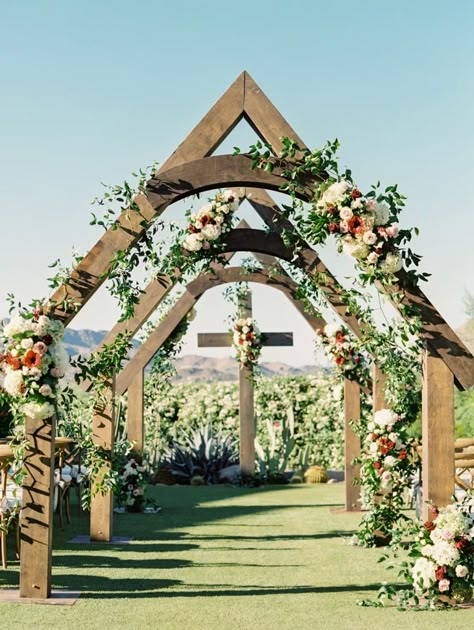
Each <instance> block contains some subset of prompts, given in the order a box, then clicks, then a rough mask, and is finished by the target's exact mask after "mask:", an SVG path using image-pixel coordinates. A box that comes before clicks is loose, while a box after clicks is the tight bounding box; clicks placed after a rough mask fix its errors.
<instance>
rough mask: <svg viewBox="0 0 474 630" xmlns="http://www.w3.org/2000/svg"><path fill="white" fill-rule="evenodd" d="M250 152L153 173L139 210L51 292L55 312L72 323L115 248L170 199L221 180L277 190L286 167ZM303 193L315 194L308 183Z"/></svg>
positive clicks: (123, 246)
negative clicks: (255, 161)
mask: <svg viewBox="0 0 474 630" xmlns="http://www.w3.org/2000/svg"><path fill="white" fill-rule="evenodd" d="M250 164H251V158H250V157H249V156H248V155H219V156H214V157H208V158H204V159H201V160H195V161H193V162H188V163H186V164H182V165H179V166H176V167H174V168H171V169H169V170H167V171H166V172H164V173H162V174H161V175H160V177H159V179H157V178H152V179H150V180H149V181H148V183H147V186H146V196H145V195H143V194H140V195H137V196H136V198H135V203H136V204H137V205H138V207H139V208H140V212H137V211H134V210H131V209H128V210H125V211H124V212H122V214H121V215H120V216H119V217H118V219H117V221H116V224H115V225H114V227H113V228H110V229H109V230H107V231H106V232H105V233H104V234H103V235H102V237H101V238H100V239H99V241H98V242H97V243H96V244H95V245H94V246H93V247H92V249H91V250H90V251H89V252H88V254H87V255H86V256H85V257H84V258H83V259H82V260H81V262H80V263H79V264H78V265H77V267H76V268H75V269H74V270H73V271H72V272H71V275H70V278H69V280H68V283H65V284H63V285H62V286H61V287H59V288H58V289H57V290H56V291H55V293H54V294H53V295H52V296H51V301H52V302H53V303H54V304H56V306H55V308H54V309H53V314H54V316H55V317H57V318H58V319H60V320H62V321H63V323H65V324H68V323H70V321H71V320H72V319H73V318H74V316H75V315H76V314H77V312H79V310H80V307H82V306H83V305H84V304H85V303H86V302H87V301H88V300H89V299H90V298H91V297H92V295H93V294H94V293H95V291H96V290H97V289H98V288H99V287H100V286H101V284H102V283H103V282H104V281H105V279H106V275H107V272H108V270H109V268H110V265H111V262H112V259H113V256H114V254H115V253H116V252H117V251H119V250H124V251H126V250H128V249H130V248H131V247H132V246H133V245H135V244H136V243H137V242H138V241H139V240H140V238H141V237H142V236H143V234H144V232H145V230H146V226H147V225H148V224H149V223H151V222H152V221H153V220H155V219H156V218H157V217H158V216H160V215H161V214H162V212H164V210H165V209H166V208H167V207H168V206H169V205H170V204H173V203H175V202H176V201H179V200H180V199H184V198H185V197H189V196H190V195H194V194H198V193H200V192H204V191H207V190H213V189H215V188H219V187H221V186H234V187H239V186H244V187H245V186H254V187H257V188H258V187H262V188H270V189H272V190H278V189H279V187H280V185H281V183H282V177H281V176H282V169H281V168H280V167H279V166H278V165H276V166H275V169H274V171H273V173H268V172H266V171H264V170H263V169H254V170H252V169H251V168H250ZM301 194H302V198H303V197H304V198H307V197H308V196H309V195H310V194H311V188H310V185H309V182H308V188H307V190H306V192H305V193H304V194H303V191H302V193H301ZM65 300H66V301H71V302H74V304H76V305H77V307H78V310H76V311H74V312H70V311H67V310H64V309H63V308H62V306H61V304H62V302H63V301H65Z"/></svg>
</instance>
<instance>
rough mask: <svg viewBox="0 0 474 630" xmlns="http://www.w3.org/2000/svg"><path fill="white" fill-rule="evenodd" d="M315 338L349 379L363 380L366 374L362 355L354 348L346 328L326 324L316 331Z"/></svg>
mask: <svg viewBox="0 0 474 630" xmlns="http://www.w3.org/2000/svg"><path fill="white" fill-rule="evenodd" d="M316 334H317V335H318V336H317V339H318V341H319V342H320V343H321V345H322V346H323V347H324V350H325V352H326V355H327V356H328V357H329V358H331V359H332V360H333V361H334V363H335V364H336V366H337V369H338V370H339V372H340V373H342V374H343V375H344V376H345V377H347V378H348V379H350V380H358V381H361V380H362V381H365V380H366V379H367V376H368V370H367V366H366V364H365V360H364V356H363V355H362V354H361V353H360V352H359V351H358V350H357V349H356V348H355V346H354V343H353V341H352V339H351V336H350V334H349V331H348V329H347V328H346V327H345V326H338V325H337V324H326V326H325V327H324V328H319V329H318V330H317V331H316Z"/></svg>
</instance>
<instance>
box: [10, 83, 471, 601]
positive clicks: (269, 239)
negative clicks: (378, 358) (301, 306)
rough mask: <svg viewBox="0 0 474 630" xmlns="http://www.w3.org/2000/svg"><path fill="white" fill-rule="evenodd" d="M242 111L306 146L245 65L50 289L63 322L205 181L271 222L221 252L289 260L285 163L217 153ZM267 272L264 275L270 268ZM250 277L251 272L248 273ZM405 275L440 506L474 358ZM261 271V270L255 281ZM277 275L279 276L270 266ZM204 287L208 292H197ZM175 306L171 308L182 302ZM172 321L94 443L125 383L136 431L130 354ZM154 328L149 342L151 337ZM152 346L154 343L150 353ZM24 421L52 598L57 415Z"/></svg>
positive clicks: (309, 264) (336, 304)
mask: <svg viewBox="0 0 474 630" xmlns="http://www.w3.org/2000/svg"><path fill="white" fill-rule="evenodd" d="M242 119H245V120H246V121H247V122H248V123H249V124H250V126H251V127H252V128H253V129H254V131H255V132H256V133H257V134H258V135H259V137H260V138H261V139H262V140H263V141H264V142H267V143H269V144H271V145H272V146H273V147H274V149H275V151H278V150H279V149H280V148H281V142H280V138H281V137H282V136H286V137H289V138H293V139H294V140H296V141H297V142H298V143H299V144H300V146H302V147H304V146H305V145H304V143H303V142H302V140H301V139H300V138H299V137H298V135H297V134H296V133H295V131H294V130H293V129H292V128H291V127H290V125H288V123H287V122H286V121H285V120H284V118H283V117H282V116H281V114H280V113H279V112H278V111H277V110H276V109H275V107H274V106H273V105H272V103H271V102H270V101H269V100H268V98H267V97H266V96H265V94H264V93H263V92H262V91H261V89H260V88H259V87H258V85H257V84H256V83H255V82H254V80H253V79H252V78H251V77H250V75H249V74H248V73H247V72H243V73H242V74H241V75H240V76H239V77H238V78H237V79H236V81H235V82H234V83H233V84H232V85H231V86H230V88H229V89H228V90H227V91H226V92H225V94H224V95H223V96H222V97H221V98H220V99H219V100H218V101H217V103H216V104H215V105H214V106H213V107H212V108H211V110H210V111H209V112H208V113H207V114H206V115H205V116H204V118H203V119H202V120H201V122H200V123H199V124H198V125H197V126H196V127H195V128H194V130H193V131H192V132H191V133H190V134H189V135H188V137H187V138H186V139H185V140H184V142H183V143H182V144H181V145H179V147H178V148H177V149H176V151H175V152H174V153H173V154H172V155H171V156H170V158H169V159H168V160H167V161H166V162H165V163H164V164H163V166H162V167H161V169H160V171H159V172H158V173H157V174H156V175H155V177H154V178H152V179H151V180H150V181H149V182H148V183H147V186H146V189H145V193H144V194H141V195H139V196H138V197H137V198H136V203H137V205H138V207H139V209H140V212H132V211H125V212H124V213H122V215H121V216H120V217H119V218H118V220H117V225H116V226H115V227H116V229H109V230H108V231H107V232H105V233H104V234H103V236H102V237H101V238H100V239H99V241H98V242H97V244H96V245H95V246H94V247H93V248H92V249H91V250H90V252H89V253H88V254H87V255H86V256H85V257H84V259H83V260H82V261H81V262H80V263H79V264H78V266H77V267H76V268H75V269H74V271H73V272H72V273H71V276H70V278H69V281H68V282H67V283H65V284H64V285H63V286H61V287H60V288H59V289H58V290H57V291H56V292H55V293H54V295H53V296H52V301H53V303H55V304H57V306H56V307H55V309H54V311H53V315H54V316H55V317H57V318H59V319H60V320H62V321H63V323H64V324H65V325H66V326H67V325H68V324H69V323H70V322H71V321H72V319H73V317H74V316H75V315H76V314H77V312H79V310H80V309H81V308H82V307H83V306H84V305H85V304H86V303H87V302H88V300H89V299H90V298H91V297H92V296H93V295H94V293H95V292H96V291H97V289H98V288H99V287H100V286H101V284H102V282H103V281H104V279H105V276H106V274H107V271H108V269H109V268H110V264H111V261H112V258H113V256H114V254H115V253H116V252H117V251H118V250H127V249H129V248H130V247H132V246H133V245H134V244H135V243H137V242H138V241H139V240H140V238H141V237H142V236H143V234H144V232H145V230H146V227H145V225H148V224H149V223H150V222H152V221H153V220H155V219H156V218H157V217H159V216H160V215H161V214H162V213H163V212H164V211H165V210H166V208H167V207H168V206H169V205H171V204H173V203H175V202H177V201H179V200H181V199H184V198H186V197H189V196H191V195H194V194H196V193H200V192H204V191H207V190H213V189H216V188H220V187H225V186H228V187H234V188H235V187H242V188H243V189H244V192H243V196H244V197H247V198H248V200H249V201H250V203H251V204H252V206H253V207H254V208H255V210H256V211H257V213H258V214H259V216H260V217H261V218H262V219H263V221H264V222H265V224H266V225H267V227H268V228H269V232H268V233H267V232H264V231H262V230H254V229H250V228H248V227H243V228H240V229H236V230H234V231H232V232H231V233H230V234H229V236H228V238H227V239H226V248H225V253H226V255H227V256H228V257H229V258H230V254H231V253H232V252H235V251H250V252H255V253H257V254H259V255H260V256H264V257H274V258H276V259H281V260H286V261H288V262H291V261H294V252H293V251H292V250H291V249H289V248H288V247H287V246H286V245H285V243H284V239H283V238H282V230H292V231H293V233H294V234H295V235H296V233H295V230H294V227H293V226H292V224H291V223H290V222H289V221H288V220H287V219H286V218H285V217H284V216H282V215H281V214H280V212H279V208H278V206H277V205H276V204H275V203H274V202H273V200H272V199H271V197H270V195H269V194H268V192H267V191H268V190H270V191H271V190H273V191H278V190H279V188H280V185H281V183H282V178H281V175H282V172H281V170H280V169H279V168H278V166H276V167H275V168H274V170H273V172H272V173H268V172H266V171H263V170H260V169H256V170H252V169H251V168H250V158H249V157H248V156H246V155H232V156H231V155H220V156H213V155H212V154H213V152H214V151H215V149H216V148H217V147H218V146H219V145H220V144H221V143H222V141H223V140H224V139H225V138H226V137H227V136H228V135H229V133H230V132H231V131H232V130H233V129H234V128H235V126H236V125H237V124H238V123H239V122H240V121H241V120H242ZM250 193H251V195H250ZM299 194H300V196H301V199H302V200H303V201H306V200H308V199H309V198H310V197H311V182H308V186H307V189H306V190H302V191H301V192H300V193H299ZM299 246H300V250H299V254H298V257H297V260H296V264H297V265H298V266H299V267H300V268H302V269H303V270H304V271H305V273H306V274H308V275H309V276H311V274H315V273H318V277H319V279H320V288H321V290H322V291H323V292H324V294H325V295H326V297H327V300H328V303H329V304H330V305H331V306H332V307H333V309H334V310H335V312H336V314H337V315H338V316H339V317H340V318H341V319H342V320H343V321H344V323H345V324H346V325H347V326H348V327H349V328H350V329H351V330H352V332H353V333H354V334H355V335H357V336H360V335H361V334H362V332H363V325H362V324H361V323H359V322H358V321H357V320H356V318H355V317H354V316H353V315H351V314H349V313H348V312H347V309H346V305H345V303H344V300H343V299H342V291H341V287H340V285H339V284H338V282H337V280H336V279H335V278H334V276H332V274H331V273H330V272H329V270H328V269H327V268H326V266H325V265H324V264H323V262H322V261H321V260H320V258H319V256H318V253H317V252H316V251H314V249H312V248H311V247H310V246H309V245H308V244H307V243H305V242H304V241H303V240H302V239H301V238H300V240H299ZM229 271H231V270H229V269H224V268H222V269H220V270H217V276H218V275H219V274H221V273H222V274H224V273H225V272H229ZM232 273H234V274H235V275H234V277H238V276H240V274H241V270H239V272H231V273H230V274H229V275H232ZM261 273H262V274H263V275H264V274H265V270H262V272H261ZM321 273H322V274H324V281H322V280H321V278H320V276H319V274H321ZM257 275H258V276H259V277H260V272H259V274H256V275H255V277H257ZM178 276H179V272H178V271H177V272H176V274H175V275H174V276H173V277H169V276H161V277H160V278H157V279H156V280H154V281H153V282H152V283H151V284H150V285H149V286H148V287H147V289H146V290H145V292H144V294H143V296H142V299H141V301H140V303H139V304H138V305H137V307H136V309H135V314H134V316H133V317H132V318H131V319H129V320H127V321H126V322H119V323H117V324H116V325H115V326H114V328H113V329H112V330H111V331H110V333H109V334H108V335H107V337H106V339H105V340H104V342H103V343H110V342H111V341H112V340H113V339H114V338H115V337H116V335H117V334H119V333H120V332H122V333H124V332H127V333H128V334H129V335H131V336H133V335H134V334H135V333H136V332H137V331H138V330H139V329H140V327H141V326H142V325H143V324H144V322H146V321H147V319H148V318H149V316H150V315H151V313H152V312H153V311H154V310H155V309H156V307H157V306H158V305H159V303H160V302H161V301H162V299H163V298H164V297H165V296H166V295H167V294H168V293H169V292H170V291H171V289H172V288H173V286H174V285H175V283H176V281H177V279H178ZM282 277H283V278H284V280H282V286H284V285H285V284H286V287H287V289H285V290H288V291H290V292H291V291H292V289H291V288H288V287H290V284H289V279H288V278H287V277H285V276H283V274H282ZM245 279H246V280H249V278H248V277H246V278H245ZM398 279H399V286H398V287H395V288H401V289H403V290H404V292H405V296H406V297H405V300H406V303H408V304H413V305H416V306H417V307H418V308H419V310H420V312H421V315H422V319H423V328H422V335H423V339H424V341H425V344H426V350H425V352H424V357H423V395H422V405H423V412H422V415H423V422H422V425H423V489H424V498H425V500H426V499H431V500H432V501H434V502H435V503H437V504H438V505H445V504H447V503H448V502H449V501H450V497H451V495H452V493H453V491H454V467H453V461H454V384H456V385H457V386H458V387H459V388H461V389H467V388H469V387H471V386H473V385H474V358H473V357H472V355H471V354H470V353H469V351H468V350H467V348H466V347H465V346H464V345H463V343H462V342H461V341H460V340H459V338H458V337H457V335H456V334H455V333H454V332H453V330H452V329H451V328H450V327H449V325H448V324H447V323H446V322H445V321H444V320H443V318H442V317H441V315H440V314H439V313H438V311H437V310H436V308H435V307H434V306H433V305H432V304H431V303H430V302H429V300H428V299H427V298H426V296H425V295H424V294H423V293H422V291H421V290H420V289H419V288H417V287H416V288H413V287H410V286H409V284H408V283H407V281H406V276H405V274H404V273H403V272H400V273H399V274H398ZM254 280H255V278H254V279H252V280H250V281H254ZM268 280H269V279H268ZM228 281H229V280H228ZM233 281H235V280H233ZM255 281H258V280H255ZM271 281H272V282H274V276H273V275H272V276H271ZM194 282H195V283H196V284H194V285H193V283H190V285H188V287H187V289H186V291H185V294H184V295H183V296H182V298H180V300H182V301H181V306H180V307H179V308H181V309H182V310H181V311H180V312H184V311H186V308H187V306H186V305H187V304H189V303H190V302H191V301H192V300H193V299H195V295H197V294H198V293H199V291H200V290H201V289H198V287H199V286H200V283H201V288H202V283H205V282H206V280H205V276H202V277H200V278H197V279H196V280H195V281H194ZM267 283H268V284H271V283H270V282H267ZM190 287H191V289H190ZM203 290H205V289H202V290H201V293H199V295H201V294H202V292H203ZM282 290H283V289H282ZM193 292H194V293H193ZM186 300H188V302H186ZM65 301H71V302H74V303H75V304H77V305H79V309H78V310H75V311H74V312H70V311H68V310H67V309H64V308H63V306H62V305H63V304H64V302H65ZM178 303H179V302H178ZM178 303H177V304H176V305H175V307H178ZM322 325H323V323H322ZM160 326H161V329H160ZM174 328H175V326H173V321H172V319H170V317H168V318H167V319H166V320H164V322H162V324H160V325H159V326H158V327H157V329H156V330H155V331H154V332H153V333H152V335H151V336H150V337H149V339H148V341H147V343H146V344H144V345H143V347H142V348H141V349H140V350H139V352H137V354H136V355H135V357H134V359H133V360H132V361H130V363H129V364H128V365H127V366H126V367H125V369H124V370H123V371H122V372H121V373H120V374H118V375H117V378H116V380H114V382H110V383H108V390H107V391H108V395H107V396H108V402H106V404H104V406H103V408H102V409H101V410H100V411H98V412H97V413H96V415H95V416H94V420H93V423H94V440H95V442H96V443H97V444H99V445H100V446H102V447H104V448H105V449H106V450H109V451H111V450H112V449H113V424H114V417H113V398H114V394H116V393H117V394H119V393H123V392H124V391H126V390H128V395H129V406H130V411H129V414H130V416H129V419H130V425H129V431H130V433H131V436H133V432H134V431H136V430H138V431H139V429H136V426H137V422H135V425H134V421H133V418H135V421H136V419H137V418H138V419H139V417H140V414H139V413H138V411H137V410H138V409H140V405H143V402H142V396H143V367H144V365H146V363H144V364H143V367H140V368H139V369H137V371H134V369H133V368H132V367H130V366H131V365H137V364H138V363H139V362H140V361H138V360H137V361H135V360H136V358H137V357H138V356H139V354H140V353H142V355H143V356H142V360H143V361H145V358H144V357H145V354H143V353H146V352H148V354H150V353H151V355H150V358H151V357H152V356H153V354H154V353H155V352H156V350H157V349H158V348H159V340H160V339H163V340H166V338H168V336H169V335H170V334H171V332H172V331H173V330H174ZM158 331H160V332H158ZM155 333H156V336H155V337H154V341H153V342H151V341H150V340H151V339H152V337H153V335H155ZM149 342H150V343H149ZM161 343H163V341H161ZM147 344H148V349H147V350H145V346H147ZM148 360H149V359H148ZM134 361H135V363H133V362H134ZM147 362H148V361H147ZM140 365H141V364H140ZM383 378H384V377H383V374H381V373H380V370H379V369H378V368H377V367H375V372H374V378H373V387H374V408H375V409H380V408H383V407H384V406H385V403H384V401H383ZM134 410H135V411H134ZM345 414H346V419H357V418H358V417H359V415H360V388H359V387H358V385H357V383H353V382H350V381H347V380H346V382H345ZM134 426H135V428H134ZM26 430H27V437H28V441H29V448H28V451H27V453H26V457H25V466H26V471H27V476H26V479H25V483H24V491H23V507H22V510H21V573H20V596H22V597H30V598H48V597H50V595H51V540H52V495H53V489H54V488H53V468H54V441H55V431H56V428H55V419H54V418H52V419H50V420H46V421H33V420H31V419H27V424H26ZM130 433H129V435H130ZM346 445H347V448H348V449H349V450H351V449H356V448H357V444H356V441H355V438H354V436H353V435H350V433H347V435H346ZM354 505H355V503H354V502H353V501H352V499H347V497H346V506H347V507H348V509H353V506H354ZM111 537H112V496H111V494H108V495H101V494H97V495H96V496H95V497H94V500H93V502H92V510H91V538H92V539H94V540H99V541H108V540H110V539H111Z"/></svg>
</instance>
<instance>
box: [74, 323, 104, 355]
mask: <svg viewBox="0 0 474 630" xmlns="http://www.w3.org/2000/svg"><path fill="white" fill-rule="evenodd" d="M107 332H108V331H107V330H89V329H82V330H73V329H71V328H66V330H65V331H64V345H65V346H66V350H67V352H68V354H69V355H70V356H72V357H73V356H75V355H77V354H82V355H88V354H90V353H91V352H92V351H93V350H94V349H95V348H96V347H97V346H98V345H99V343H100V342H101V341H102V339H103V338H104V337H105V335H106V334H107Z"/></svg>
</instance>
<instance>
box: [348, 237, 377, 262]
mask: <svg viewBox="0 0 474 630" xmlns="http://www.w3.org/2000/svg"><path fill="white" fill-rule="evenodd" d="M342 251H343V252H344V253H345V254H349V256H352V257H353V258H356V259H357V260H363V259H364V258H367V256H368V255H369V251H370V250H369V248H368V246H367V245H366V244H365V243H364V242H363V241H358V240H357V239H355V238H352V237H345V238H344V241H343V243H342Z"/></svg>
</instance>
